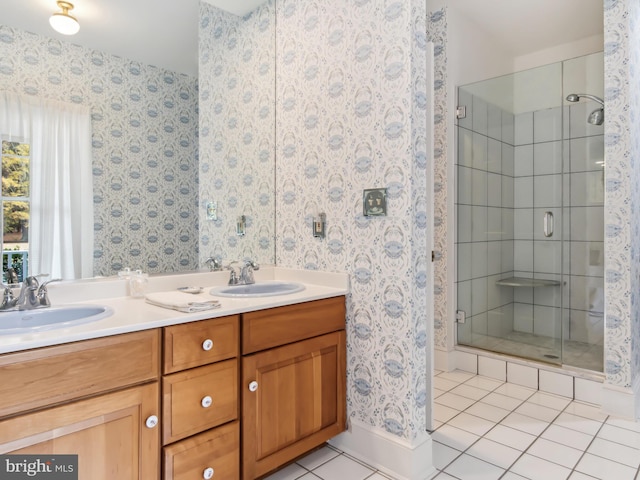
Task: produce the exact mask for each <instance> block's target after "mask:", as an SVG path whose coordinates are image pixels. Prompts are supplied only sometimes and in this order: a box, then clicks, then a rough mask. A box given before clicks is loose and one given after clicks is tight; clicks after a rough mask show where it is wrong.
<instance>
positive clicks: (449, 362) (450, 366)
mask: <svg viewBox="0 0 640 480" xmlns="http://www.w3.org/2000/svg"><path fill="white" fill-rule="evenodd" d="M433 363H434V367H435V369H436V370H440V371H442V372H451V371H453V370H455V369H456V351H455V350H450V351H447V350H445V349H441V348H438V347H436V348H434V349H433Z"/></svg>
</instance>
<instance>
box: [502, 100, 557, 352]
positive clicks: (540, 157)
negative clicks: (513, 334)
mask: <svg viewBox="0 0 640 480" xmlns="http://www.w3.org/2000/svg"><path fill="white" fill-rule="evenodd" d="M514 120H515V127H514V130H515V145H514V150H515V152H514V178H513V182H514V191H515V194H514V204H513V205H514V232H513V233H514V246H513V254H514V274H515V276H516V277H525V278H536V279H545V280H557V281H561V280H562V278H561V274H562V238H563V234H564V232H563V231H562V225H563V221H562V213H563V212H562V201H563V198H562V192H563V184H562V109H561V107H557V108H550V109H545V110H540V111H536V112H527V113H521V114H518V115H516V116H515V119H514ZM546 212H551V214H552V215H553V218H554V222H553V223H554V227H555V228H554V231H553V234H552V235H551V236H550V237H545V235H544V231H543V217H544V215H545V213H546ZM513 295H514V304H513V309H514V317H513V330H514V331H517V332H525V333H532V334H534V335H541V336H544V337H552V338H557V339H560V338H561V331H560V329H561V325H562V291H561V288H560V287H554V286H551V287H538V288H514V294H513ZM558 347H559V345H558Z"/></svg>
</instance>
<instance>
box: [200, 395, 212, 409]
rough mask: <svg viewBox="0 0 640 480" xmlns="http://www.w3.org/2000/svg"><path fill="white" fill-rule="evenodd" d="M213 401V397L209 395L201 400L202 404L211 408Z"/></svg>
mask: <svg viewBox="0 0 640 480" xmlns="http://www.w3.org/2000/svg"><path fill="white" fill-rule="evenodd" d="M212 403H213V399H212V398H211V397H210V396H209V395H207V396H206V397H204V398H203V399H202V401H201V402H200V404H201V405H202V406H203V407H204V408H209V407H210V406H211V404H212Z"/></svg>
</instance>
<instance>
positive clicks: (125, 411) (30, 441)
mask: <svg viewBox="0 0 640 480" xmlns="http://www.w3.org/2000/svg"><path fill="white" fill-rule="evenodd" d="M159 414H160V412H159V394H158V384H157V383H152V384H147V385H143V386H140V387H133V388H129V389H127V390H121V391H118V392H114V393H109V394H105V395H102V396H99V397H94V398H90V399H87V400H81V401H78V402H74V403H69V404H66V405H62V406H59V407H53V408H50V409H47V410H41V411H38V412H34V413H28V414H24V415H21V416H18V417H13V418H10V419H7V420H3V421H0V453H2V454H6V453H15V454H25V455H26V454H29V455H39V454H44V455H48V454H77V455H78V478H81V479H91V480H113V479H116V478H117V479H118V480H158V479H159V478H160V425H156V426H155V427H153V428H148V427H147V426H146V420H147V418H149V417H150V416H152V415H155V416H156V417H157V416H159Z"/></svg>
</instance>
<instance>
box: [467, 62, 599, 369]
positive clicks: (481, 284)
mask: <svg viewBox="0 0 640 480" xmlns="http://www.w3.org/2000/svg"><path fill="white" fill-rule="evenodd" d="M603 71H604V64H603V55H602V53H597V54H593V55H586V56H583V57H579V58H574V59H570V60H566V61H564V62H559V63H555V64H551V65H546V66H543V67H538V68H534V69H530V70H527V71H522V72H518V73H514V74H511V75H506V76H502V77H497V78H492V79H489V80H485V81H482V82H477V83H473V84H469V85H465V86H461V87H459V88H458V106H459V107H458V119H457V125H456V131H457V142H458V155H457V164H456V183H457V185H456V187H457V188H456V205H455V207H456V223H457V228H456V239H455V242H456V244H455V247H456V277H457V278H456V293H457V312H456V322H457V343H458V345H464V346H469V347H474V348H480V349H485V350H489V351H492V352H496V353H501V354H507V355H514V356H518V357H524V358H527V359H532V360H536V361H543V362H548V363H552V364H559V365H569V366H571V367H576V368H580V369H586V370H593V371H602V370H603V339H604V313H603V312H604V136H603V135H604V130H603V121H604V114H605V110H604V104H603V102H602V97H603V90H604V81H603Z"/></svg>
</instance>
